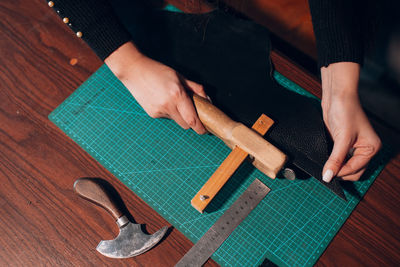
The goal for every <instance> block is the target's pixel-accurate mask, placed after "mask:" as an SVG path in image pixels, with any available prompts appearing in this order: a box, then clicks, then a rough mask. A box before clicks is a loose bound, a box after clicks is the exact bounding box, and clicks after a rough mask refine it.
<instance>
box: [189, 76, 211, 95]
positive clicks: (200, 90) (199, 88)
mask: <svg viewBox="0 0 400 267" xmlns="http://www.w3.org/2000/svg"><path fill="white" fill-rule="evenodd" d="M186 85H187V87H188V89H190V90H191V91H193V92H194V93H196V94H197V95H199V96H202V97H205V98H208V96H207V94H206V92H205V91H204V87H203V85H201V84H198V83H195V82H193V81H190V80H186Z"/></svg>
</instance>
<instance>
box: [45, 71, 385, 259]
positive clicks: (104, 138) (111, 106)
mask: <svg viewBox="0 0 400 267" xmlns="http://www.w3.org/2000/svg"><path fill="white" fill-rule="evenodd" d="M275 77H276V79H277V80H278V81H279V82H280V83H281V84H283V85H284V86H285V87H287V88H290V89H292V90H295V91H297V92H300V93H303V94H304V93H305V91H304V90H303V89H301V88H300V87H298V86H297V85H295V84H294V83H292V82H290V81H289V80H287V79H286V78H284V77H283V76H282V75H280V74H278V73H276V74H275ZM49 118H50V120H51V121H53V122H54V123H55V124H56V125H57V126H58V127H60V128H61V129H62V130H63V131H64V132H65V133H66V134H67V135H68V136H69V137H71V138H72V139H73V140H74V141H76V142H77V143H78V144H79V145H80V146H81V147H82V148H83V149H85V150H86V151H87V152H88V153H89V154H90V155H92V156H93V157H94V158H95V159H96V160H98V161H99V162H100V163H101V164H102V165H103V166H105V167H106V168H107V169H108V170H109V171H111V172H112V173H113V174H114V175H115V176H116V177H117V178H118V179H120V180H121V181H122V182H123V183H124V184H125V185H126V186H128V187H129V188H130V189H131V190H132V191H133V192H135V193H136V194H137V195H138V196H140V197H141V198H142V199H143V200H144V201H145V202H146V203H148V204H149V205H150V206H151V207H152V208H153V209H155V210H156V211H157V212H158V213H159V214H161V215H162V216H163V217H164V218H165V219H167V220H168V221H169V222H170V223H171V224H172V225H174V226H175V227H176V228H177V229H178V230H179V231H181V232H182V233H183V234H184V235H185V236H187V237H188V238H189V239H190V240H192V241H193V242H196V241H197V240H199V239H200V237H201V236H202V235H203V234H204V233H205V232H206V231H207V230H208V228H210V226H211V225H212V224H213V223H214V222H215V221H216V220H217V219H218V218H219V217H220V216H221V215H222V213H223V212H224V211H225V210H226V209H227V208H228V207H229V206H230V205H231V204H232V203H233V202H234V200H236V198H237V197H238V196H239V195H240V194H241V193H242V192H243V191H244V190H245V189H246V188H247V186H248V185H249V184H250V183H251V182H252V181H253V180H254V179H255V178H259V179H260V180H262V181H263V182H264V183H265V184H266V185H267V186H269V187H270V188H271V192H270V193H269V194H268V195H267V197H266V198H265V199H264V200H263V201H262V202H261V203H260V204H259V205H258V206H257V208H256V209H255V210H254V211H253V212H252V213H251V214H250V215H249V216H248V217H247V218H246V219H245V220H244V221H243V222H242V223H241V224H240V226H239V227H238V228H237V229H236V230H235V231H234V232H233V234H232V235H231V236H230V237H229V238H228V239H227V240H226V242H225V243H224V244H223V245H222V246H221V247H220V248H219V249H218V251H217V252H216V253H215V254H214V256H213V259H214V260H215V261H217V262H218V263H219V264H220V265H223V266H255V265H258V264H260V263H261V262H262V261H263V260H264V258H265V257H267V258H269V259H270V260H272V261H273V262H275V263H276V264H278V265H281V266H311V265H313V264H314V263H315V262H316V261H317V259H318V257H319V256H320V255H321V254H322V252H323V251H324V250H325V248H326V247H327V245H328V244H329V242H330V241H331V240H332V238H333V237H334V236H335V234H336V233H337V231H338V230H339V228H340V227H341V225H342V224H343V223H344V222H345V220H346V218H347V217H348V216H349V215H350V213H351V212H352V210H353V209H354V208H355V206H356V205H357V203H358V202H359V197H356V196H353V195H351V194H349V193H348V192H346V196H347V198H348V202H345V201H343V200H342V199H340V198H339V197H337V196H336V195H334V194H333V193H332V192H331V191H330V190H328V189H326V188H325V187H324V186H322V185H321V184H320V183H319V182H318V181H317V180H315V179H307V180H295V181H289V180H285V179H275V180H272V179H269V178H268V177H266V176H265V175H263V174H262V173H261V172H259V171H258V170H256V169H255V168H253V167H252V165H250V164H248V163H245V164H243V166H242V167H240V169H239V170H238V171H237V173H236V174H235V175H234V177H232V178H231V180H230V182H229V183H228V184H227V185H226V186H225V187H224V188H223V190H222V192H221V193H220V194H219V195H218V196H217V198H216V199H215V201H213V202H212V204H211V206H210V207H209V209H208V210H207V211H208V212H207V213H205V214H200V213H199V212H197V211H196V210H195V209H194V208H192V206H191V205H190V200H191V199H192V197H193V196H194V195H195V194H196V192H197V191H198V190H199V189H200V188H201V186H202V185H203V184H204V183H205V182H206V181H207V180H208V178H209V177H210V176H211V174H212V173H213V172H214V170H215V169H216V168H217V167H218V166H219V164H220V163H221V162H222V161H223V159H224V158H225V157H226V156H227V155H228V154H229V152H230V150H229V148H228V147H226V146H225V145H224V144H223V142H221V141H220V140H219V139H217V138H216V137H214V136H211V135H208V136H207V135H206V136H199V135H197V134H196V133H195V132H193V131H192V130H188V131H185V130H183V129H181V128H180V127H179V126H178V125H177V124H175V123H174V122H173V121H170V120H167V119H151V118H150V117H149V116H147V115H146V113H145V112H144V111H143V110H142V108H141V107H140V106H139V105H138V103H137V102H136V101H135V100H134V98H133V97H132V96H131V95H130V93H129V91H128V90H127V89H126V88H125V87H124V86H123V85H122V84H121V83H120V81H119V80H118V79H117V78H116V77H115V76H114V75H113V74H112V73H111V71H110V70H109V69H108V68H107V66H105V65H104V66H102V67H101V68H100V69H99V70H98V71H97V72H96V73H94V74H93V75H92V76H91V77H90V78H89V79H88V80H87V81H86V82H85V83H84V84H82V86H80V87H79V88H78V89H77V90H76V91H75V92H74V93H73V94H72V95H71V96H70V97H69V98H68V99H66V100H65V101H64V103H62V104H61V105H60V106H59V107H58V108H57V109H56V110H55V111H54V112H53V113H51V114H50V115H49ZM383 158H384V156H383V154H381V155H380V156H379V157H377V158H376V159H375V161H374V162H373V163H372V166H373V168H372V169H371V170H370V172H369V176H368V177H369V178H368V179H367V180H365V181H363V182H357V183H355V189H356V191H357V192H358V194H360V196H362V195H364V194H365V192H366V191H367V189H368V188H369V186H370V185H371V184H372V182H373V181H374V179H375V177H376V176H377V175H378V174H379V172H380V171H381V170H382V168H383V166H384V164H383V162H384V161H383Z"/></svg>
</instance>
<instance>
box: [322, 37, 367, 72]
mask: <svg viewBox="0 0 400 267" xmlns="http://www.w3.org/2000/svg"><path fill="white" fill-rule="evenodd" d="M350 46H351V45H350ZM350 46H349V45H342V43H340V42H338V43H335V44H331V45H330V47H329V48H323V49H322V48H319V49H318V67H319V68H321V67H327V66H328V65H329V64H332V63H337V62H354V63H358V64H360V65H363V64H364V51H363V49H360V48H357V47H350Z"/></svg>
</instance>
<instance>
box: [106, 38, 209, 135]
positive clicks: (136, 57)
mask: <svg viewBox="0 0 400 267" xmlns="http://www.w3.org/2000/svg"><path fill="white" fill-rule="evenodd" d="M105 63H106V64H107V65H108V67H109V68H110V69H111V70H112V72H113V73H114V74H115V75H116V76H117V77H118V78H119V79H120V81H121V82H122V83H123V84H124V85H125V86H126V87H127V88H128V89H129V91H130V92H131V94H132V95H133V97H134V98H135V99H136V101H137V102H138V103H139V104H140V105H141V106H142V108H143V109H144V110H145V111H146V112H147V114H148V115H149V116H150V117H152V118H161V117H164V118H170V119H173V120H174V121H175V122H176V123H178V124H179V125H180V126H181V127H182V128H184V129H189V128H192V129H193V130H194V131H196V132H197V133H198V134H204V133H206V129H205V128H204V126H203V124H202V123H201V121H200V119H199V117H198V116H197V113H196V110H195V108H194V105H193V102H192V100H191V98H190V97H189V96H188V94H187V93H186V91H187V90H190V91H192V92H193V93H195V94H198V95H200V96H202V97H207V95H206V93H205V92H204V89H203V86H201V85H199V84H197V83H195V82H192V81H189V80H186V79H185V78H183V77H182V76H180V75H179V74H178V73H177V72H176V71H175V70H173V69H171V68H170V67H168V66H166V65H163V64H161V63H159V62H157V61H154V60H152V59H150V58H148V57H146V56H144V55H143V54H141V53H140V52H139V51H138V50H137V48H136V47H135V46H134V45H133V44H132V43H130V42H128V43H125V44H124V45H122V46H121V47H119V48H118V49H117V50H116V51H114V52H113V53H112V54H111V55H110V56H109V57H108V58H106V60H105Z"/></svg>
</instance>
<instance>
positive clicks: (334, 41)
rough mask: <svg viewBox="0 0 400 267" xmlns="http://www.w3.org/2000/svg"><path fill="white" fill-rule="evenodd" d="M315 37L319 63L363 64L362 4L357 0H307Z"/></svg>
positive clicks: (320, 64) (324, 64) (323, 64)
mask: <svg viewBox="0 0 400 267" xmlns="http://www.w3.org/2000/svg"><path fill="white" fill-rule="evenodd" d="M308 2H309V6H310V11H311V16H312V23H313V27H314V33H315V37H316V41H317V50H318V65H319V67H322V66H328V65H329V64H331V63H335V62H344V61H348V62H356V63H359V64H363V60H364V40H363V39H364V37H363V31H362V25H361V24H362V21H363V19H362V6H361V4H359V3H357V0H309V1H308Z"/></svg>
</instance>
